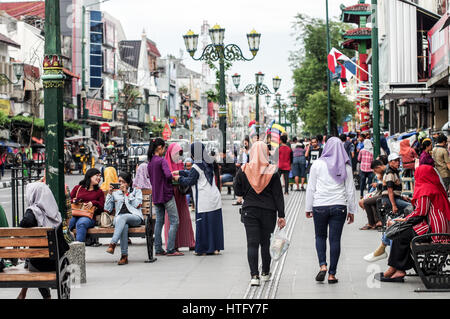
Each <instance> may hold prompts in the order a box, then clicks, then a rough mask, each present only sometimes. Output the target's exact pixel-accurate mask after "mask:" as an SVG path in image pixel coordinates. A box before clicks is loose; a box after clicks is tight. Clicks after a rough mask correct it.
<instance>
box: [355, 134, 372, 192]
mask: <svg viewBox="0 0 450 319" xmlns="http://www.w3.org/2000/svg"><path fill="white" fill-rule="evenodd" d="M372 161H373V145H372V142H371V141H370V140H369V139H365V140H364V148H363V149H362V150H361V151H359V155H358V162H361V167H360V173H359V176H360V193H361V196H360V199H363V198H364V189H365V188H366V182H367V186H368V188H369V189H370V184H372V179H373V170H372V168H371V165H372Z"/></svg>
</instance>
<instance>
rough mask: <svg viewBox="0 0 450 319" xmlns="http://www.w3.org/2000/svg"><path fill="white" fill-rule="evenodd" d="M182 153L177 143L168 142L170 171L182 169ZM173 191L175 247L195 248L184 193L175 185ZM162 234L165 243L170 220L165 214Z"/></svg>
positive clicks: (167, 157) (167, 153) (167, 154)
mask: <svg viewBox="0 0 450 319" xmlns="http://www.w3.org/2000/svg"><path fill="white" fill-rule="evenodd" d="M182 154H183V149H182V148H181V146H180V145H179V144H177V143H172V144H170V146H169V148H168V149H167V152H166V156H165V158H166V161H167V163H168V164H169V168H170V171H171V172H174V171H182V170H184V164H183V161H182V160H181V155H182ZM173 192H174V196H175V202H176V204H177V210H178V219H179V224H178V231H177V237H176V240H175V249H178V248H180V247H189V249H190V250H194V249H195V238H194V230H193V229H192V221H191V213H190V212H189V206H188V204H187V201H186V195H182V194H181V192H180V190H179V189H178V187H177V186H174V187H173ZM164 225H165V227H164V235H165V239H166V243H167V241H168V238H169V228H170V221H169V217H168V216H167V215H166V218H165V222H164Z"/></svg>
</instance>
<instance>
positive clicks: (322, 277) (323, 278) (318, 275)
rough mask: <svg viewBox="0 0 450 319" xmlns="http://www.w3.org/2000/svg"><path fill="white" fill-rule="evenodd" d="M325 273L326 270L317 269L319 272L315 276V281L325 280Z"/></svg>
mask: <svg viewBox="0 0 450 319" xmlns="http://www.w3.org/2000/svg"><path fill="white" fill-rule="evenodd" d="M326 274H327V271H326V270H321V271H319V273H318V274H317V276H316V281H324V280H325V275H326Z"/></svg>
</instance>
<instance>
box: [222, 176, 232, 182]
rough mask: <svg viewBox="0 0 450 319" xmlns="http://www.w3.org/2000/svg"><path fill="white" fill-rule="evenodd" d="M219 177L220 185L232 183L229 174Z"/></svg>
mask: <svg viewBox="0 0 450 319" xmlns="http://www.w3.org/2000/svg"><path fill="white" fill-rule="evenodd" d="M221 177H222V184H223V183H230V182H232V181H233V175H231V174H223V175H222V176H221Z"/></svg>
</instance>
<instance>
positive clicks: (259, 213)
mask: <svg viewBox="0 0 450 319" xmlns="http://www.w3.org/2000/svg"><path fill="white" fill-rule="evenodd" d="M242 221H243V223H244V226H245V232H246V234H247V259H248V264H249V266H250V275H251V276H257V275H259V271H258V253H259V247H261V259H262V272H263V273H266V274H268V273H269V272H270V262H271V257H270V235H271V234H272V233H273V231H274V230H275V224H276V221H277V215H276V211H273V210H268V209H262V208H259V207H245V208H243V209H242Z"/></svg>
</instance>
